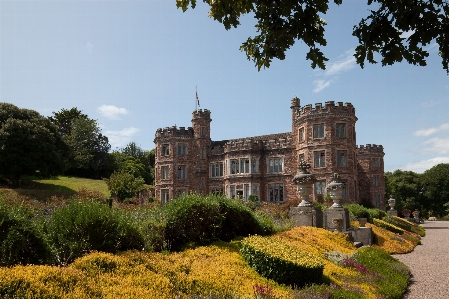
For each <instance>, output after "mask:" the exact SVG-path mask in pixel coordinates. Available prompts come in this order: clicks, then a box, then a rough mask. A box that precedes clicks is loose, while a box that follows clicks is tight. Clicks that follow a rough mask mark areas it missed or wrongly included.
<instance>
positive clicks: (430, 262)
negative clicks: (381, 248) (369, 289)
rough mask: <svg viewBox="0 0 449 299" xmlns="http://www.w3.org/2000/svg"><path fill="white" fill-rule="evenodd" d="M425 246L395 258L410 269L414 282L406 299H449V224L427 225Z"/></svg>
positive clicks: (435, 222)
mask: <svg viewBox="0 0 449 299" xmlns="http://www.w3.org/2000/svg"><path fill="white" fill-rule="evenodd" d="M422 226H423V227H424V228H425V229H426V236H425V237H424V238H422V240H421V243H422V245H418V246H416V248H415V250H413V251H412V252H411V253H408V254H396V255H394V257H395V258H397V259H398V260H400V261H401V262H403V263H404V264H406V265H407V266H409V267H410V270H411V271H412V278H411V282H410V286H409V288H408V290H407V293H406V294H405V295H404V297H403V298H404V299H446V298H449V221H426V222H425V223H424V224H422Z"/></svg>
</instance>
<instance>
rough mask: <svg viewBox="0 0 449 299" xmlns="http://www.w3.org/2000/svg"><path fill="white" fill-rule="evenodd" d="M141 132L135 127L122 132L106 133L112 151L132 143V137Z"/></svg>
mask: <svg viewBox="0 0 449 299" xmlns="http://www.w3.org/2000/svg"><path fill="white" fill-rule="evenodd" d="M139 131H140V130H139V129H137V128H134V127H130V128H125V129H123V130H120V131H106V132H104V134H105V135H106V136H108V139H109V143H110V144H111V148H112V149H116V148H121V147H124V146H125V145H127V144H128V143H130V142H131V141H132V137H133V136H134V135H135V134H136V133H137V132H139Z"/></svg>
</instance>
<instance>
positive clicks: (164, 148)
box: [161, 144, 170, 156]
mask: <svg viewBox="0 0 449 299" xmlns="http://www.w3.org/2000/svg"><path fill="white" fill-rule="evenodd" d="M168 155H170V145H168V144H162V151H161V156H168Z"/></svg>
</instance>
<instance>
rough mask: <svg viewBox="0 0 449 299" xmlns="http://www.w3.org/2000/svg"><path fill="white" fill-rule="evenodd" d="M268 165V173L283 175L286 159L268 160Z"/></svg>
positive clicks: (275, 158) (274, 158) (273, 158)
mask: <svg viewBox="0 0 449 299" xmlns="http://www.w3.org/2000/svg"><path fill="white" fill-rule="evenodd" d="M272 162H273V163H272ZM276 162H277V163H276ZM267 165H268V167H267V170H268V173H283V172H284V157H271V158H268V163H267Z"/></svg>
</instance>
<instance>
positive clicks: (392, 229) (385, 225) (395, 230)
mask: <svg viewBox="0 0 449 299" xmlns="http://www.w3.org/2000/svg"><path fill="white" fill-rule="evenodd" d="M373 222H374V225H376V226H378V227H382V228H385V229H387V230H389V231H390V232H393V233H395V234H400V235H402V234H403V233H404V230H403V229H402V228H400V227H397V226H395V225H393V224H391V223H388V222H385V221H383V220H380V219H373Z"/></svg>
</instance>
